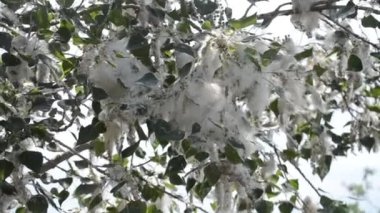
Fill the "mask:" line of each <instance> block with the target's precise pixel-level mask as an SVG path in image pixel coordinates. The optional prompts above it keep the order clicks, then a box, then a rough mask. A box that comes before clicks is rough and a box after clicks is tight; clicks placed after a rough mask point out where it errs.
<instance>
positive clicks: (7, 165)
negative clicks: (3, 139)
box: [0, 160, 15, 181]
mask: <svg viewBox="0 0 380 213" xmlns="http://www.w3.org/2000/svg"><path fill="white" fill-rule="evenodd" d="M14 168H15V166H14V165H13V163H12V162H10V161H7V160H0V181H3V180H5V179H6V178H7V177H8V176H9V175H10V174H11V173H12V171H13V169H14Z"/></svg>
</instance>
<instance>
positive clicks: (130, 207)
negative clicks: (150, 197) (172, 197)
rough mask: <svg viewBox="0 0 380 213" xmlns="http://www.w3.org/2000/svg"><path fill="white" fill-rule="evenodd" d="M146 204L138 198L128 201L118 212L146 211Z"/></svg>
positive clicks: (140, 212) (135, 212)
mask: <svg viewBox="0 0 380 213" xmlns="http://www.w3.org/2000/svg"><path fill="white" fill-rule="evenodd" d="M146 209H147V205H146V203H145V202H143V201H140V200H135V201H130V202H129V203H128V204H127V207H125V208H124V209H123V210H121V211H120V213H146Z"/></svg>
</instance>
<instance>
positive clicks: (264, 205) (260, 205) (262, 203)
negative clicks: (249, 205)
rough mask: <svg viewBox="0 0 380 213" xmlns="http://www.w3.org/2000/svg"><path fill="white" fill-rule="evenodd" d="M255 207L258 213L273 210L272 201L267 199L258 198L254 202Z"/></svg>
mask: <svg viewBox="0 0 380 213" xmlns="http://www.w3.org/2000/svg"><path fill="white" fill-rule="evenodd" d="M255 209H256V211H257V212H260V213H271V212H273V203H272V202H270V201H267V200H259V201H257V202H256V203H255Z"/></svg>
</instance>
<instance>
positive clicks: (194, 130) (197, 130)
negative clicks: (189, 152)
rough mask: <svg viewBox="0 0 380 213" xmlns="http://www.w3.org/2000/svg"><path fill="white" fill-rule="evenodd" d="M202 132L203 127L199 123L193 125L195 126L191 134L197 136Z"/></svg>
mask: <svg viewBox="0 0 380 213" xmlns="http://www.w3.org/2000/svg"><path fill="white" fill-rule="evenodd" d="M200 131H201V125H199V123H193V126H192V127H191V134H196V133H198V132H200Z"/></svg>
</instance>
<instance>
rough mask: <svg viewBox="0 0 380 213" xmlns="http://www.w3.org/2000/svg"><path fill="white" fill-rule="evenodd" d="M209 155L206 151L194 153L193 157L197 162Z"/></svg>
mask: <svg viewBox="0 0 380 213" xmlns="http://www.w3.org/2000/svg"><path fill="white" fill-rule="evenodd" d="M209 156H210V154H208V153H207V152H198V153H196V154H195V155H194V158H195V159H197V160H198V161H199V162H202V161H204V160H206V159H207V158H208V157H209Z"/></svg>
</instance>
